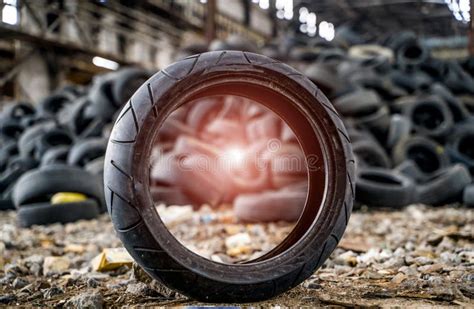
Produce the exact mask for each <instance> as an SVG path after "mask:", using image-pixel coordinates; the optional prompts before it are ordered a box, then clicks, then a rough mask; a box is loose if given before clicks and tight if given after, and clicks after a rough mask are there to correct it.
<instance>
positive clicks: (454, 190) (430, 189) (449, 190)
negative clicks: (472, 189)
mask: <svg viewBox="0 0 474 309" xmlns="http://www.w3.org/2000/svg"><path fill="white" fill-rule="evenodd" d="M471 182H472V178H471V175H470V174H469V171H468V169H467V168H466V167H465V166H464V165H462V164H455V165H453V166H450V167H448V168H445V169H442V170H440V171H438V172H436V173H434V174H433V175H432V176H431V178H430V179H429V180H427V182H426V183H424V184H423V185H421V186H420V187H419V188H418V190H417V191H418V194H417V195H418V201H419V202H420V203H423V204H427V205H435V206H438V205H443V204H447V203H451V202H458V201H461V200H462V192H463V190H464V188H465V187H466V186H467V185H469V184H470V183H471Z"/></svg>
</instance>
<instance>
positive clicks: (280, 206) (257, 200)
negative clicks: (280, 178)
mask: <svg viewBox="0 0 474 309" xmlns="http://www.w3.org/2000/svg"><path fill="white" fill-rule="evenodd" d="M305 201H306V191H300V192H292V191H286V192H285V191H273V192H271V191H270V192H264V193H260V194H240V195H239V196H237V198H236V199H235V201H234V213H235V215H236V216H237V218H239V219H240V220H243V221H245V222H265V221H279V220H283V221H289V222H291V221H296V220H298V218H299V216H300V214H301V211H302V210H303V207H304V202H305Z"/></svg>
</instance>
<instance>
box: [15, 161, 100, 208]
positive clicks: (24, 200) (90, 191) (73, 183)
mask: <svg viewBox="0 0 474 309" xmlns="http://www.w3.org/2000/svg"><path fill="white" fill-rule="evenodd" d="M58 192H78V193H82V194H85V195H87V196H88V197H90V198H94V199H96V200H97V201H98V202H99V203H101V204H103V196H104V193H103V188H102V186H101V184H100V178H99V177H97V176H96V175H92V174H90V173H88V172H86V171H84V170H82V169H80V168H77V167H72V166H66V165H48V166H45V167H43V168H42V169H36V170H33V171H30V172H28V173H25V174H24V175H23V176H22V177H21V178H20V179H18V182H17V183H16V185H15V188H14V190H13V201H14V203H15V206H17V207H22V205H24V204H31V203H34V202H36V201H38V200H40V201H41V200H43V199H44V197H45V196H47V195H50V194H54V193H58Z"/></svg>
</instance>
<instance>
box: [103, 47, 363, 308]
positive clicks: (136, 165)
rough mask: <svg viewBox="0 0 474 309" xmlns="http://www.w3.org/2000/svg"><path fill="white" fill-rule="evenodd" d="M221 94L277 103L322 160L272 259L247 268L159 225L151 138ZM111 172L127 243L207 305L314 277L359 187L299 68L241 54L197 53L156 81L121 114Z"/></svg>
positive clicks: (109, 183) (327, 107) (151, 267)
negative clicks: (178, 115) (184, 109)
mask: <svg viewBox="0 0 474 309" xmlns="http://www.w3.org/2000/svg"><path fill="white" fill-rule="evenodd" d="M242 89H245V91H243V90H242ZM219 94H227V95H240V96H245V97H247V98H249V99H252V100H255V101H257V102H260V103H262V104H264V105H265V106H267V107H269V108H271V109H272V110H274V111H275V112H276V113H277V114H278V115H279V116H281V117H282V118H283V119H284V120H286V122H287V123H288V124H289V125H290V127H291V128H292V130H293V131H294V132H295V134H296V135H297V136H299V137H300V140H301V141H302V142H301V145H302V148H303V150H304V151H305V153H306V154H308V159H316V158H318V159H317V160H312V162H310V165H311V168H310V169H309V172H308V176H309V191H308V192H309V194H308V199H307V201H306V206H305V208H304V211H303V213H302V215H301V217H300V219H299V221H298V223H297V225H296V227H295V228H294V230H293V231H292V232H291V233H290V235H289V236H288V237H287V238H286V239H285V240H284V241H283V242H282V243H281V244H280V246H278V247H277V248H275V249H274V250H272V251H271V252H269V253H268V254H267V255H265V256H263V257H261V258H259V259H257V260H254V261H251V262H249V263H246V264H239V265H227V264H221V263H216V262H213V261H211V260H208V259H206V258H203V257H201V256H199V255H197V254H195V253H193V252H191V251H189V250H188V249H186V248H185V247H184V246H183V245H181V244H180V243H179V242H178V240H177V239H176V238H174V237H173V236H172V234H171V233H170V232H169V231H168V229H167V228H166V226H165V225H164V224H163V222H162V221H161V219H160V217H159V215H158V213H157V211H156V209H155V207H154V204H153V200H152V197H151V193H150V189H149V166H150V165H149V164H150V155H151V150H152V141H153V140H154V139H155V137H156V135H157V131H158V129H159V128H160V126H161V125H162V123H163V121H164V119H165V118H166V116H167V115H169V114H170V113H171V111H172V110H174V109H175V108H177V107H178V106H180V105H182V104H185V103H186V102H189V101H192V100H195V99H199V98H201V97H207V96H210V95H219ZM316 128H317V129H316ZM314 141H319V143H315V142H314ZM309 155H311V156H314V157H309ZM316 156H317V157H316ZM104 169H105V171H104V184H105V190H106V193H105V194H106V202H107V206H108V210H109V213H110V215H111V217H112V221H113V223H114V226H115V229H116V231H117V233H118V235H119V237H120V239H121V240H122V242H123V243H124V245H125V248H126V249H127V250H128V251H129V253H130V254H131V255H132V256H133V258H134V259H135V260H136V261H137V262H138V263H139V264H140V265H141V266H142V267H143V268H144V269H145V270H146V271H147V272H148V273H149V274H150V275H151V276H152V277H153V278H155V279H158V280H160V281H161V282H163V283H164V284H166V285H168V286H169V287H171V288H174V289H176V290H178V291H180V292H181V293H183V294H185V295H188V296H190V297H192V298H195V299H198V300H201V301H207V302H251V301H259V300H263V299H268V298H271V297H274V296H275V295H278V294H280V293H282V292H284V291H286V290H288V289H290V288H293V287H295V286H296V285H298V284H299V283H301V282H302V281H303V280H305V279H306V278H308V277H309V276H310V275H311V274H312V273H313V272H314V271H315V270H316V269H317V268H318V267H320V266H321V265H322V264H323V263H324V261H325V260H326V259H327V258H328V257H329V255H330V254H331V252H332V251H333V250H334V249H335V248H336V246H337V243H338V242H339V240H340V239H341V237H342V235H343V233H344V230H345V227H346V225H347V223H348V220H349V216H350V213H351V211H352V205H353V199H354V190H355V188H354V185H353V179H354V158H353V155H352V151H351V146H350V140H349V138H348V135H347V132H346V129H345V128H344V126H343V123H342V120H341V118H340V117H339V115H338V113H337V112H336V111H335V110H334V108H333V106H332V105H331V103H330V102H329V101H328V99H327V98H326V97H325V96H324V95H323V94H322V93H321V91H320V90H319V89H318V88H317V87H316V86H315V85H314V84H312V83H311V82H310V81H309V80H308V79H307V78H306V77H305V76H303V75H302V74H301V73H299V72H297V71H296V70H294V69H292V68H291V67H289V66H287V65H285V64H283V63H281V62H278V61H275V60H273V59H270V58H267V57H264V56H261V55H257V54H253V53H248V52H237V51H220V52H209V53H203V54H199V55H194V56H191V57H188V58H185V59H183V60H181V61H179V62H177V63H175V64H172V65H171V66H169V67H167V68H165V69H163V70H162V71H160V72H159V73H157V74H155V75H154V76H153V77H151V78H150V79H149V80H148V81H147V82H146V83H145V84H144V85H142V86H141V87H140V88H139V89H138V90H137V92H136V93H135V94H134V95H133V96H132V98H131V99H130V101H129V102H128V103H127V104H126V105H125V106H124V108H123V110H122V112H121V113H120V115H119V117H118V118H117V121H116V122H115V126H114V128H113V130H112V133H111V137H110V140H109V144H108V148H107V153H106V159H105V167H104ZM322 187H324V188H325V189H323V188H322ZM302 235H305V236H304V237H301V236H302Z"/></svg>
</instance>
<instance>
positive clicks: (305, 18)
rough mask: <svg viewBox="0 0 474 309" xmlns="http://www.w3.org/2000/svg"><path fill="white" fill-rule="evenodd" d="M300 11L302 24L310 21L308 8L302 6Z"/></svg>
mask: <svg viewBox="0 0 474 309" xmlns="http://www.w3.org/2000/svg"><path fill="white" fill-rule="evenodd" d="M299 13H300V18H299V20H300V23H302V24H304V23H306V22H307V21H308V14H309V11H308V9H307V8H305V7H302V8H300V11H299Z"/></svg>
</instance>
